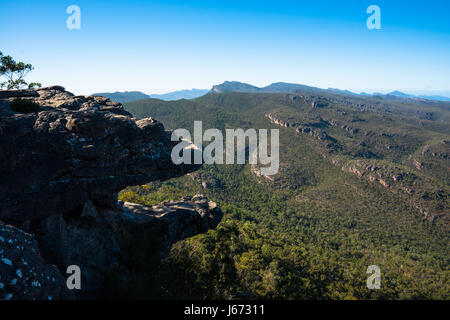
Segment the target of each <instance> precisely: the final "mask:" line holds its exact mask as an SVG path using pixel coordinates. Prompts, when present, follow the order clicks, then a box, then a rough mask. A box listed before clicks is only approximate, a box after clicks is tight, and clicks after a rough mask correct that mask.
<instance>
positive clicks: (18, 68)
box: [0, 51, 41, 90]
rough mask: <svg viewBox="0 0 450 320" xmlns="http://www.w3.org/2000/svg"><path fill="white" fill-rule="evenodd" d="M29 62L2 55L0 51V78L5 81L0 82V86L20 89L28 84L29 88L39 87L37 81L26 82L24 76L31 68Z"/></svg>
mask: <svg viewBox="0 0 450 320" xmlns="http://www.w3.org/2000/svg"><path fill="white" fill-rule="evenodd" d="M33 69H34V68H33V66H32V65H31V64H29V63H28V64H25V63H23V62H16V61H14V59H13V58H12V57H11V56H4V55H3V54H2V52H1V51H0V78H4V79H5V80H6V81H5V82H1V83H0V88H5V87H6V89H8V90H10V89H21V88H23V87H25V86H28V88H29V89H32V88H36V87H41V84H40V83H38V82H30V83H27V82H26V81H25V80H24V78H25V76H26V75H27V74H28V73H30V72H31V71H32V70H33Z"/></svg>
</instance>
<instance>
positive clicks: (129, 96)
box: [92, 91, 150, 103]
mask: <svg viewBox="0 0 450 320" xmlns="http://www.w3.org/2000/svg"><path fill="white" fill-rule="evenodd" d="M92 95H93V96H102V97H105V98H108V99H109V100H111V101H116V102H120V103H124V102H128V101H135V100H141V99H146V98H150V96H148V95H146V94H145V93H142V92H140V91H124V92H119V91H116V92H102V93H94V94H92Z"/></svg>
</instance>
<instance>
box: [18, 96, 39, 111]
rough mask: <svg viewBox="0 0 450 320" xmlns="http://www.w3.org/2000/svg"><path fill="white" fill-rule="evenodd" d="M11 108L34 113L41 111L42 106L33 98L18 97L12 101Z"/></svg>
mask: <svg viewBox="0 0 450 320" xmlns="http://www.w3.org/2000/svg"><path fill="white" fill-rule="evenodd" d="M11 109H13V110H14V111H16V112H20V113H33V112H39V111H41V106H40V105H39V104H37V103H35V102H33V101H31V100H27V99H21V98H16V99H14V100H13V101H12V102H11Z"/></svg>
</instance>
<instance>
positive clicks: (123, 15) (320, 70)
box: [0, 0, 450, 96]
mask: <svg viewBox="0 0 450 320" xmlns="http://www.w3.org/2000/svg"><path fill="white" fill-rule="evenodd" d="M72 4H75V5H78V6H79V7H80V8H81V29H80V30H68V29H67V28H66V19H67V18H68V17H69V14H67V13H66V8H67V7H68V6H69V5H72ZM372 4H375V5H378V6H379V7H380V9H381V27H382V29H381V30H368V29H367V27H366V20H367V18H368V17H369V14H367V13H366V9H367V7H368V6H369V5H372ZM449 16H450V2H449V1H402V0H396V1H392V0H391V1H379V0H370V1H361V0H359V1H357V0H353V1H352V0H349V1H322V0H316V1H299V0H297V1H284V0H277V1H267V2H265V1H253V0H252V1H243V0H241V1H235V0H227V1H222V0H214V1H211V0H209V1H203V0H198V1H197V0H194V1H132V0H128V1H123V2H122V1H114V0H110V1H95V0H89V1H78V0H71V1H39V0H34V1H23V0H13V1H10V0H1V1H0V51H2V52H3V53H4V54H9V55H12V56H13V57H14V58H16V59H17V60H22V61H24V62H29V63H32V64H33V65H34V66H35V70H34V71H33V73H32V74H31V75H30V76H29V77H28V79H29V80H33V81H40V82H42V84H43V85H53V84H60V85H63V86H65V87H66V89H68V90H70V91H72V92H74V93H76V94H90V93H93V92H100V91H116V90H119V91H124V90H139V91H143V92H145V93H162V92H168V91H173V90H179V89H190V88H211V87H212V86H213V85H214V84H218V83H221V82H223V81H225V80H236V81H242V82H247V83H251V84H253V85H258V86H264V85H268V84H270V83H272V82H278V81H284V82H292V83H302V84H307V85H313V86H318V87H322V88H328V87H333V88H340V89H350V90H353V91H358V92H359V91H369V92H373V91H382V92H384V91H390V90H394V89H395V90H402V91H405V92H411V93H438V94H444V95H447V96H450V19H449Z"/></svg>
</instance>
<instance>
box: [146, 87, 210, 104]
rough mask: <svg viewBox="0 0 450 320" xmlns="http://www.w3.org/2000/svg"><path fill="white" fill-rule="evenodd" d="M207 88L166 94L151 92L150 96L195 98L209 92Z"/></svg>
mask: <svg viewBox="0 0 450 320" xmlns="http://www.w3.org/2000/svg"><path fill="white" fill-rule="evenodd" d="M208 92H209V90H207V89H191V90H180V91H174V92H169V93H164V94H151V95H150V96H149V97H150V98H154V99H161V100H166V101H172V100H180V99H195V98H198V97H201V96H203V95H204V94H206V93H208Z"/></svg>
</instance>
